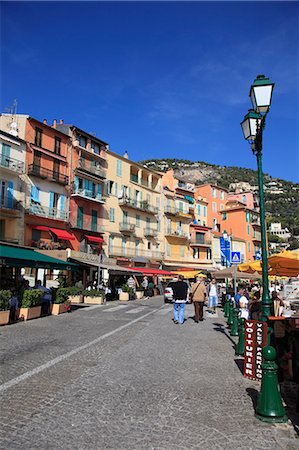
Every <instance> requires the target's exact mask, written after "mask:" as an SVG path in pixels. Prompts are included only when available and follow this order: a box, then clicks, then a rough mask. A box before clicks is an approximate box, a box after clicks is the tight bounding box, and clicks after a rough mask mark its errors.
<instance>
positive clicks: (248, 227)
mask: <svg viewBox="0 0 299 450" xmlns="http://www.w3.org/2000/svg"><path fill="white" fill-rule="evenodd" d="M247 234H248V235H249V236H250V226H249V225H247Z"/></svg>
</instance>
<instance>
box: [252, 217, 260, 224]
mask: <svg viewBox="0 0 299 450" xmlns="http://www.w3.org/2000/svg"><path fill="white" fill-rule="evenodd" d="M251 225H261V221H260V218H259V217H256V218H252V220H251Z"/></svg>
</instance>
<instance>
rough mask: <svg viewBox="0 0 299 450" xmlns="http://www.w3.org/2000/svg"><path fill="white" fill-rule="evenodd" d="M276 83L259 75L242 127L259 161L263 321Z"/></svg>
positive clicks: (266, 302)
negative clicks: (267, 147)
mask: <svg viewBox="0 0 299 450" xmlns="http://www.w3.org/2000/svg"><path fill="white" fill-rule="evenodd" d="M273 88H274V83H272V82H271V81H270V80H269V78H267V77H265V76H264V75H258V76H257V77H256V79H255V80H254V83H253V85H252V86H251V88H250V92H249V97H250V98H251V101H252V106H253V109H250V110H249V111H248V113H247V114H246V116H245V117H244V120H243V122H241V127H242V130H243V134H244V138H245V139H246V140H247V141H248V142H249V143H250V145H251V148H252V152H253V154H254V155H255V156H256V159H257V167H258V185H259V197H260V221H261V239H262V276H263V295H262V320H263V321H264V322H265V321H267V317H268V316H270V312H271V304H272V301H271V299H270V295H269V281H268V257H267V234H266V222H265V200H264V181H263V170H262V149H263V130H264V128H265V123H266V116H267V114H268V112H269V110H270V106H271V100H272V92H273Z"/></svg>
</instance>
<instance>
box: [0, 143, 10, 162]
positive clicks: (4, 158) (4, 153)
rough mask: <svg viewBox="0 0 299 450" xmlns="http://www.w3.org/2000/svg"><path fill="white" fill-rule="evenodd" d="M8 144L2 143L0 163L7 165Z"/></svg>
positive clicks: (8, 155)
mask: <svg viewBox="0 0 299 450" xmlns="http://www.w3.org/2000/svg"><path fill="white" fill-rule="evenodd" d="M9 157H10V145H7V144H2V154H1V165H2V166H4V167H9Z"/></svg>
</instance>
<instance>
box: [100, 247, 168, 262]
mask: <svg viewBox="0 0 299 450" xmlns="http://www.w3.org/2000/svg"><path fill="white" fill-rule="evenodd" d="M108 253H109V256H122V257H125V258H137V257H138V256H141V257H143V258H148V259H155V260H159V261H160V260H162V259H163V257H164V253H161V252H159V251H157V250H140V249H136V248H124V247H117V246H113V247H109V250H108Z"/></svg>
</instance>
